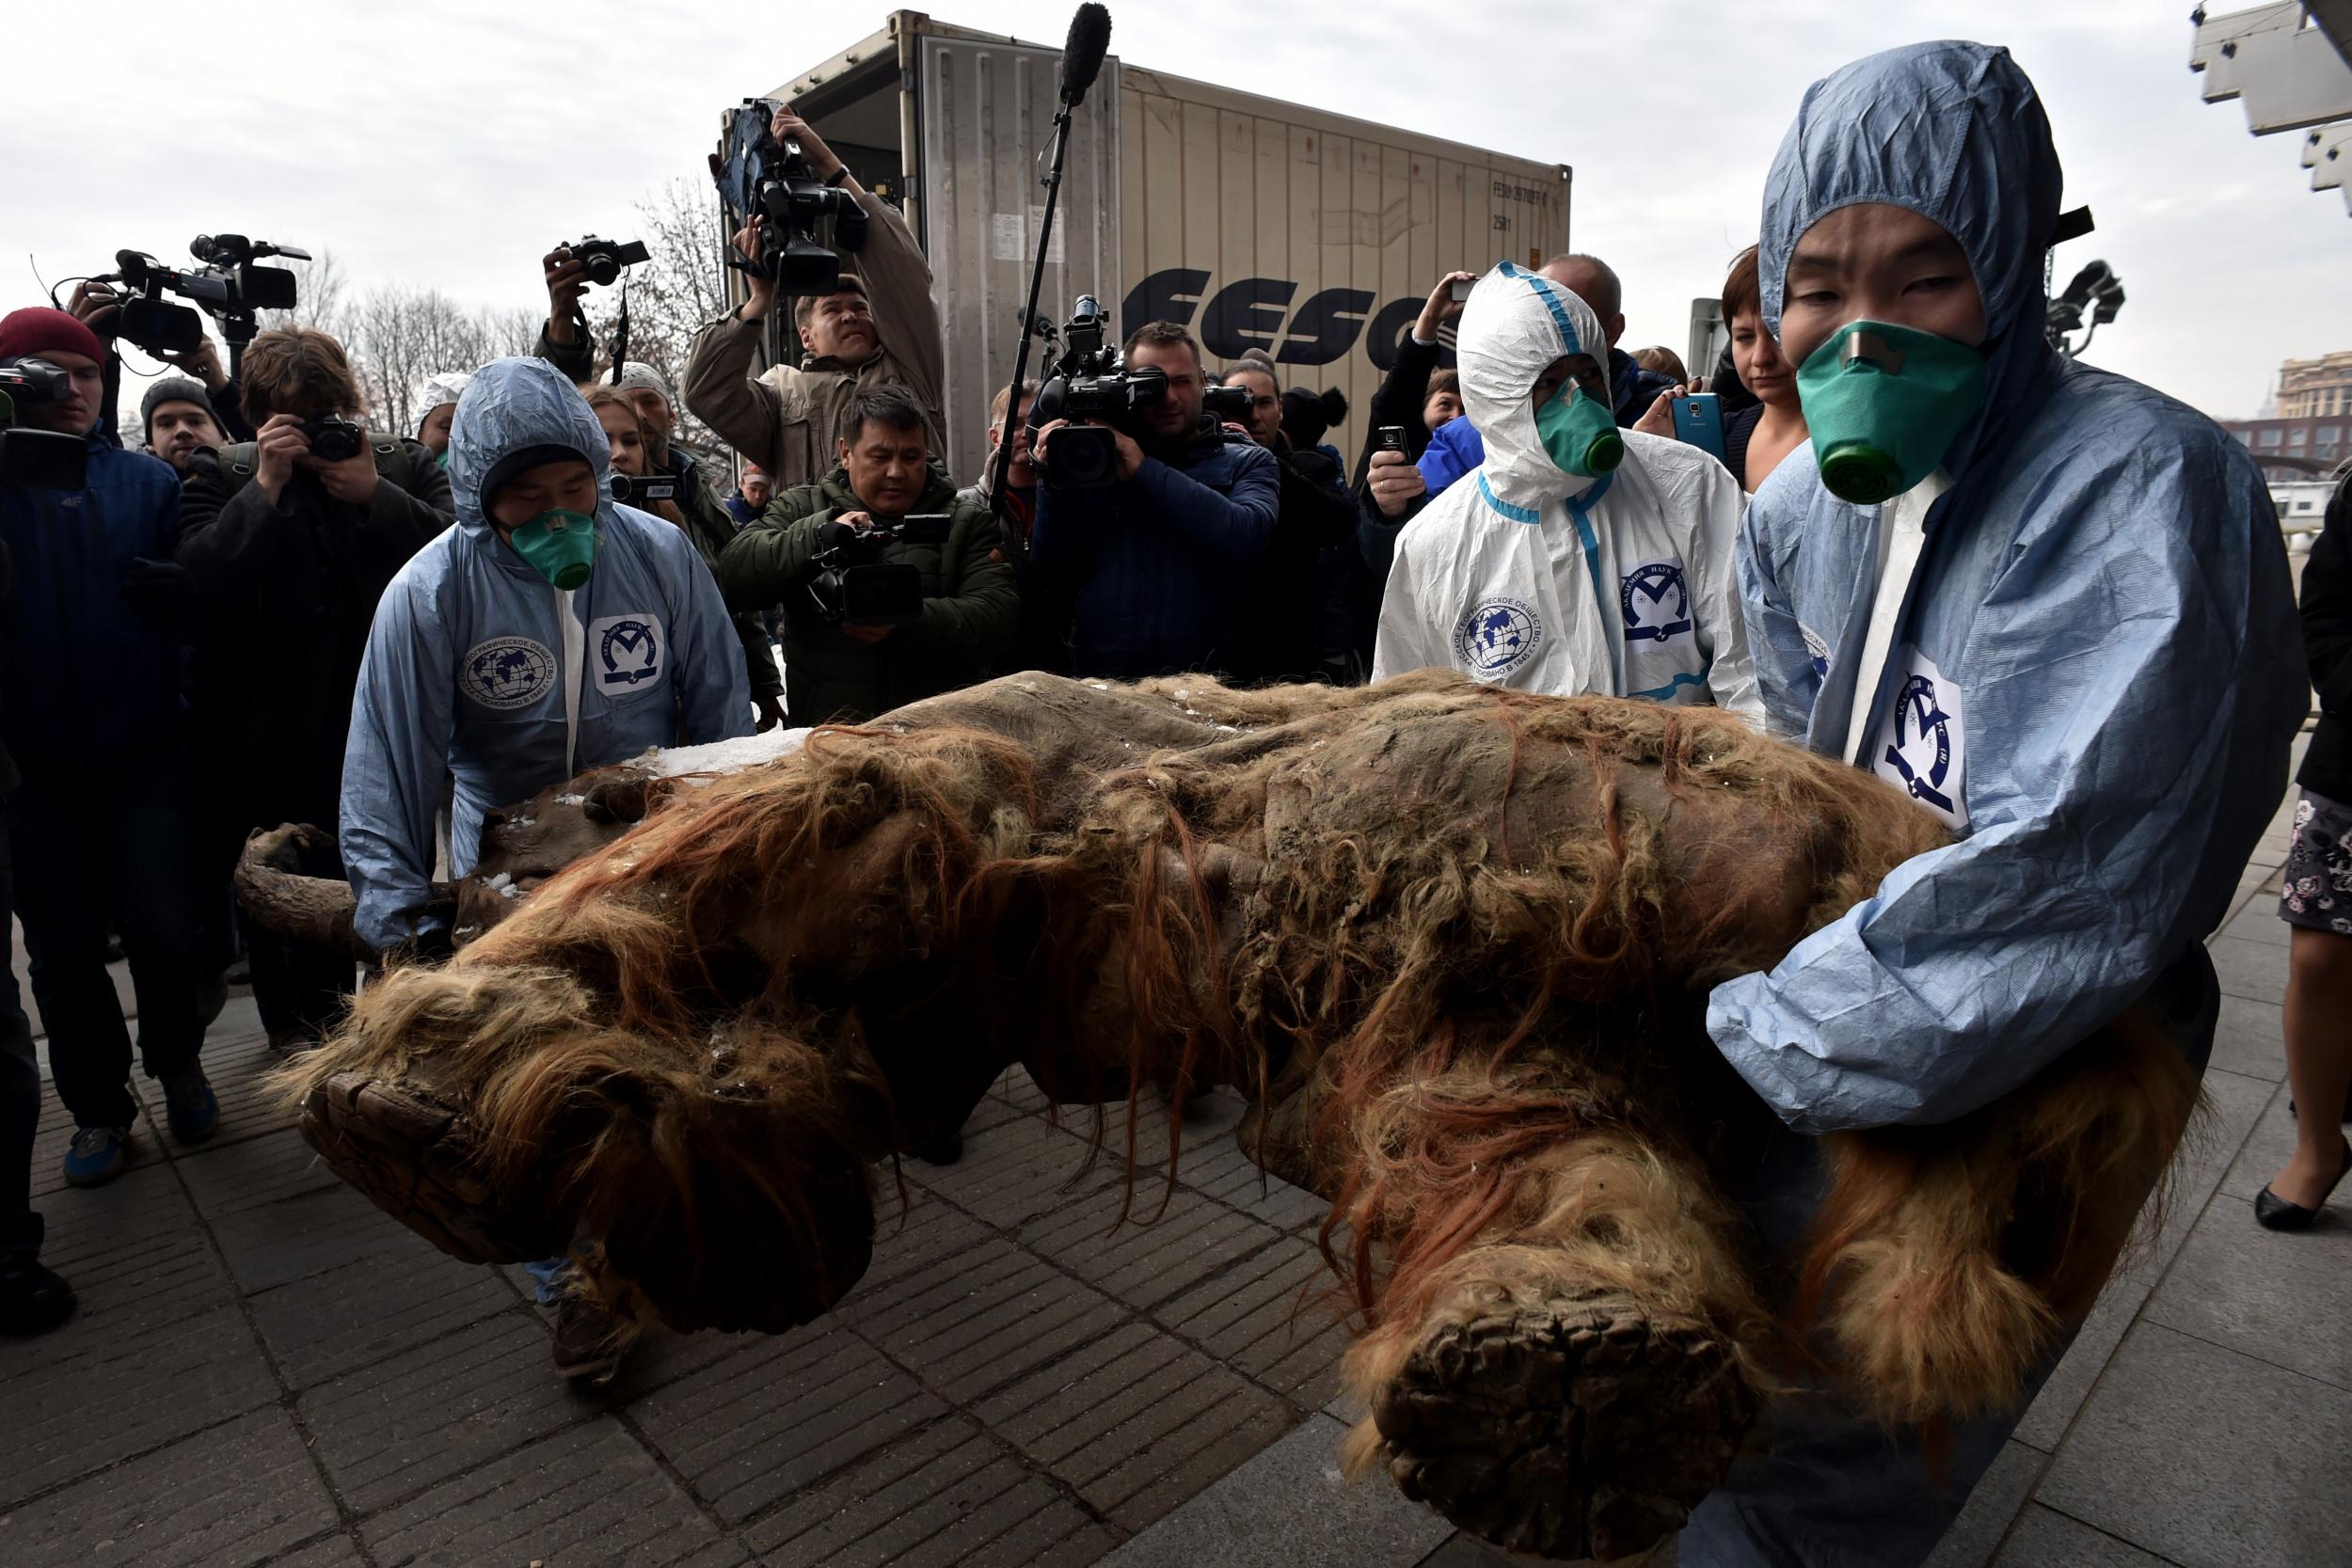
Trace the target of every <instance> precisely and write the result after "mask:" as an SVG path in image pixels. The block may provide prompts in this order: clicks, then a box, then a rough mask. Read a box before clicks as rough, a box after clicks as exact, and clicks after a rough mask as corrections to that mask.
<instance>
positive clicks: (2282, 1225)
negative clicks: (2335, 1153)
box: [2254, 1138, 2352, 1230]
mask: <svg viewBox="0 0 2352 1568" xmlns="http://www.w3.org/2000/svg"><path fill="white" fill-rule="evenodd" d="M2347 1171H2352V1138H2346V1139H2344V1161H2343V1163H2342V1164H2339V1165H2337V1166H2336V1180H2334V1181H2330V1182H2328V1192H2325V1193H2322V1194H2320V1195H2319V1201H2318V1202H2317V1203H2314V1204H2313V1205H2312V1206H2311V1207H2310V1208H2309V1209H2306V1208H2304V1207H2303V1206H2302V1205H2301V1204H2299V1203H2289V1202H2288V1201H2287V1200H2286V1199H2285V1198H2282V1197H2280V1196H2279V1195H2278V1194H2276V1193H2274V1192H2272V1191H2271V1190H2270V1189H2269V1188H2268V1187H2265V1188H2264V1189H2263V1190H2262V1191H2261V1192H2259V1193H2256V1194H2255V1195H2254V1223H2255V1224H2256V1225H2259V1226H2261V1227H2263V1228H2264V1229H2265V1230H2309V1229H2310V1228H2311V1227H2312V1221H2313V1220H2315V1219H2317V1218H2319V1212H2320V1210H2322V1209H2324V1208H2326V1207H2327V1205H2328V1194H2329V1193H2332V1192H2334V1191H2335V1190H2336V1185H2337V1183H2338V1182H2341V1181H2342V1180H2344V1173H2345V1172H2347Z"/></svg>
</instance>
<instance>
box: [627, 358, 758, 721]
mask: <svg viewBox="0 0 2352 1568" xmlns="http://www.w3.org/2000/svg"><path fill="white" fill-rule="evenodd" d="M581 390H582V393H583V395H584V396H585V397H586V398H587V399H588V407H589V409H590V410H591V411H592V412H594V413H595V415H596V422H597V423H598V424H600V425H602V426H604V436H605V440H606V442H607V443H608V446H609V448H610V450H611V453H612V472H613V475H614V476H615V478H616V479H620V478H627V479H631V480H639V479H647V478H652V477H657V476H659V474H660V470H661V468H662V467H664V459H665V458H666V456H667V455H668V454H667V453H666V452H664V451H662V447H661V438H660V436H659V435H657V434H656V433H655V430H654V428H653V424H652V422H651V421H650V420H647V419H646V418H645V416H644V412H643V407H642V404H639V403H638V402H636V401H633V400H632V399H631V398H630V397H629V396H628V394H627V393H625V392H623V391H622V390H621V388H618V387H588V388H582V389H581ZM613 488H614V489H615V490H616V491H617V490H618V489H619V488H620V486H619V485H618V484H617V483H616V484H615V485H614V486H613ZM628 504H630V505H631V506H634V507H636V508H637V509H638V510H639V511H641V512H650V513H652V514H653V515H655V516H657V517H660V519H661V520H662V521H663V522H666V523H669V524H671V525H672V526H674V527H675V528H676V529H677V530H678V531H680V532H682V533H684V534H685V535H686V537H687V538H689V539H691V540H692V541H693V542H694V553H695V554H697V555H699V556H701V557H702V558H703V564H704V565H706V566H708V567H709V568H710V569H711V570H712V571H713V572H714V573H715V572H716V571H717V570H718V567H719V555H720V552H721V551H723V550H724V549H725V548H726V547H727V542H728V541H729V540H731V539H733V538H734V537H735V533H736V525H735V520H734V518H733V517H731V516H729V515H727V514H726V512H725V511H723V509H721V508H720V506H719V502H718V499H717V498H716V497H714V496H713V495H711V493H710V490H709V487H708V486H707V485H705V484H704V483H702V479H701V476H700V475H698V474H696V473H695V472H694V469H693V466H692V464H691V463H689V464H688V465H687V467H686V472H685V474H684V475H683V476H682V478H681V482H680V483H679V485H678V491H677V498H676V499H674V500H657V499H652V498H650V497H648V498H646V499H635V498H634V497H632V498H631V499H630V500H629V503H628ZM735 635H736V640H737V641H739V642H741V643H742V644H743V673H744V676H745V678H746V679H747V680H748V681H749V682H750V684H751V691H752V705H753V706H754V707H755V708H756V709H758V710H759V727H760V728H761V729H762V730H772V729H774V728H775V727H776V726H777V725H778V724H780V723H782V722H783V721H784V676H783V674H782V673H780V672H778V670H777V669H776V660H775V656H774V655H773V654H772V653H771V651H770V649H769V646H768V634H767V633H766V632H765V631H764V630H762V629H761V628H760V624H759V617H758V616H756V615H738V616H736V617H735Z"/></svg>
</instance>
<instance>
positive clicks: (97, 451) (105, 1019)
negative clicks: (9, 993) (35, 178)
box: [0, 309, 219, 1186]
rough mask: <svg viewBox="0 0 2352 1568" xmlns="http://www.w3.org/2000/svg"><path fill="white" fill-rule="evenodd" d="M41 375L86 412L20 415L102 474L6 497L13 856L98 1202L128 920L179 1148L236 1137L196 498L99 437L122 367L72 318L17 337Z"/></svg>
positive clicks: (117, 1154) (132, 1111)
mask: <svg viewBox="0 0 2352 1568" xmlns="http://www.w3.org/2000/svg"><path fill="white" fill-rule="evenodd" d="M24 357H32V358H39V359H42V360H45V361H47V362H48V363H50V364H52V365H55V366H56V367H57V368H58V369H59V370H62V371H64V372H67V374H68V376H69V377H70V378H71V380H70V392H69V394H68V395H66V396H64V397H61V398H57V399H56V400H55V401H45V402H44V401H31V400H27V401H24V402H20V403H19V404H18V405H17V410H16V417H17V419H18V420H20V421H21V422H23V423H24V424H26V425H31V426H37V427H40V428H42V429H47V430H51V431H56V432H59V433H62V434H65V435H69V436H76V437H79V438H80V439H81V440H82V442H83V445H84V448H85V456H86V459H87V476H86V478H85V480H84V483H83V485H82V488H80V489H79V490H68V491H59V490H37V489H32V488H27V487H20V486H8V487H6V488H0V546H5V549H6V552H7V557H8V562H9V563H10V565H11V567H12V568H13V576H14V583H13V587H12V589H11V591H10V594H9V597H8V613H7V614H6V615H5V616H0V668H6V669H7V670H8V671H9V672H11V673H12V675H13V679H12V680H11V682H10V683H9V686H8V694H7V701H6V702H5V703H0V745H5V747H6V750H7V752H8V756H9V758H10V759H11V760H12V761H13V762H14V763H15V765H16V768H17V769H18V771H19V772H20V773H21V774H22V776H23V783H22V784H20V785H19V786H18V788H17V790H16V792H15V793H14V794H13V795H11V796H10V797H9V799H8V845H9V851H10V855H11V858H12V860H13V862H14V872H15V895H16V913H17V916H18V918H19V919H21V920H22V921H23V922H24V949H25V953H26V955H27V957H28V958H29V959H30V961H31V970H32V975H33V996H34V1000H35V1001H36V1002H37V1003H38V1004H39V1005H40V1015H41V1021H42V1022H43V1023H44V1024H45V1025H46V1026H47V1028H48V1032H49V1065H50V1071H51V1076H52V1077H53V1079H54V1080H55V1081H56V1085H57V1098H58V1099H59V1100H61V1101H64V1103H65V1108H66V1110H67V1112H68V1113H69V1114H71V1115H72V1117H73V1120H74V1123H75V1127H76V1129H77V1130H76V1132H75V1133H74V1135H73V1140H72V1144H71V1145H70V1146H69V1147H68V1149H67V1152H66V1157H65V1178H66V1180H68V1181H69V1182H72V1184H73V1185H75V1186H96V1185H98V1184H99V1183H101V1182H103V1181H107V1180H112V1179H113V1178H114V1177H115V1176H117V1175H118V1174H119V1173H120V1172H121V1170H122V1168H123V1166H124V1164H126V1163H127V1160H128V1147H127V1146H128V1142H129V1138H130V1129H131V1123H132V1121H133V1119H134V1118H135V1117H136V1116H137V1114H138V1102H137V1101H135V1100H133V1099H132V1097H131V1091H130V1089H129V1088H128V1087H127V1086H126V1081H127V1080H128V1078H129V1077H130V1072H131V1035H130V1031H129V1029H128V1028H127V1027H126V1026H125V1023H124V1021H123V1008H122V1005H121V1003H120V1001H119V999H118V997H117V994H116V991H115V986H114V981H113V980H112V979H111V978H110V977H109V976H108V975H107V974H106V927H107V922H108V919H109V917H110V916H111V917H112V918H113V919H114V920H115V921H117V922H118V923H119V929H120V931H121V935H122V943H123V950H124V952H125V954H126V955H127V956H128V957H129V958H130V964H131V979H132V984H133V985H134V987H135V989H136V990H137V993H138V1019H139V1054H140V1057H141V1059H142V1061H143V1064H144V1066H145V1068H146V1070H147V1073H148V1075H149V1076H150V1077H152V1078H155V1079H157V1080H158V1081H160V1082H161V1084H162V1085H163V1088H164V1099H165V1103H166V1107H167V1121H168V1123H169V1125H170V1128H171V1131H172V1133H173V1135H174V1136H175V1137H177V1138H178V1139H179V1140H180V1141H182V1142H183V1143H194V1142H198V1141H200V1140H202V1139H204V1138H208V1137H210V1136H212V1134H213V1132H214V1131H215V1127H216V1125H217V1122H218V1118H219V1106H218V1104H217V1102H216V1101H215V1099H214V1096H213V1091H212V1086H211V1085H209V1084H207V1083H206V1082H205V1081H204V1072H203V1069H202V1068H201V1067H199V1065H198V1061H197V1055H198V1052H199V1048H200V1047H201V1046H202V1044H203V1039H204V1022H203V1015H202V1012H201V1010H200V1006H199V991H200V990H202V984H203V975H202V974H200V967H201V965H200V955H201V948H202V942H201V933H200V929H199V927H200V922H199V913H198V909H197V903H196V899H195V896H194V894H195V890H196V885H197V884H196V879H195V878H194V876H193V874H192V870H191V867H190V865H189V863H188V856H187V846H188V843H189V839H190V836H191V835H190V826H191V822H192V816H191V812H190V809H189V805H188V800H189V796H190V794H191V788H190V778H189V772H188V763H187V752H186V732H185V722H186V721H185V716H184V714H183V710H182V705H181V699H180V649H179V640H178V638H177V637H176V636H175V634H174V630H173V625H172V608H173V607H172V604H171V598H172V594H171V592H170V590H169V589H168V587H166V588H164V589H162V590H160V591H158V590H156V589H155V588H154V587H153V583H154V580H155V578H156V575H157V574H156V572H155V567H156V565H157V563H159V562H169V560H170V558H171V553H172V549H173V547H174V546H176V545H177V544H178V543H179V537H180V484H179V482H178V480H176V479H175V478H174V477H173V475H172V471H171V469H170V467H168V466H167V465H166V464H164V463H162V462H160V461H158V460H157V459H155V458H153V457H150V456H148V455H147V454H146V453H144V452H130V451H122V450H121V449H120V448H119V447H117V446H115V445H113V444H111V443H110V442H108V441H107V440H106V439H104V436H103V433H102V432H101V431H100V430H99V428H98V427H99V423H100V414H99V410H100V404H101V400H102V399H103V396H104V365H105V357H106V350H105V347H104V345H103V344H102V343H101V342H100V341H98V338H97V336H96V335H95V334H93V333H92V332H91V331H90V329H89V328H88V327H87V326H85V325H82V324H81V323H80V322H79V321H76V320H75V319H74V318H73V317H72V316H71V315H69V314H67V313H66V312H65V311H62V310H51V309H30V310H18V311H15V312H13V313H11V314H10V315H8V317H7V318H6V319H0V360H13V359H18V358H24ZM165 575H166V576H168V570H167V568H166V571H165Z"/></svg>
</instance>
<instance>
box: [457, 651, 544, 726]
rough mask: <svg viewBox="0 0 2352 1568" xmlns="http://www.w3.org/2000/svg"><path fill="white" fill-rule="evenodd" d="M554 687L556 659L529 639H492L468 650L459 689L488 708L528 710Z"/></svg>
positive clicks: (459, 669)
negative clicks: (523, 708)
mask: <svg viewBox="0 0 2352 1568" xmlns="http://www.w3.org/2000/svg"><path fill="white" fill-rule="evenodd" d="M554 684H555V656H554V655H553V654H551V653H549V652H548V649H547V645H546V644H545V643H542V642H534V641H532V640H531V639H530V638H528V637H493V638H491V639H490V640H489V641H486V642H477V643H475V644H474V645H473V646H472V647H470V648H469V649H467V650H466V657H464V658H463V659H460V660H459V661H458V665H457V685H458V687H459V689H461V690H463V691H464V692H465V693H466V695H467V696H469V697H471V698H472V699H473V700H474V701H475V702H477V703H480V704H481V705H483V706H484V707H489V708H500V709H506V708H518V707H529V706H530V705H532V704H533V703H535V702H537V701H538V700H539V699H540V698H541V697H542V696H544V695H546V694H547V691H548V688H549V687H551V686H553V685H554Z"/></svg>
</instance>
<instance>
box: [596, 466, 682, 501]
mask: <svg viewBox="0 0 2352 1568" xmlns="http://www.w3.org/2000/svg"><path fill="white" fill-rule="evenodd" d="M677 492H678V482H677V475H675V474H640V475H636V476H631V475H628V474H614V475H613V476H612V499H614V500H616V501H619V502H620V503H621V504H622V505H624V506H638V507H644V506H651V505H652V504H653V503H654V502H656V501H674V500H675V499H677Z"/></svg>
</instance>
